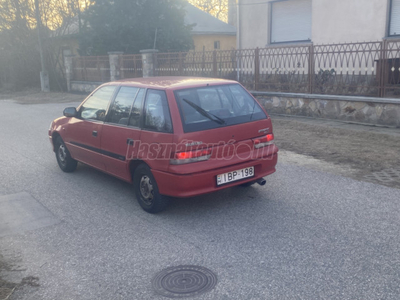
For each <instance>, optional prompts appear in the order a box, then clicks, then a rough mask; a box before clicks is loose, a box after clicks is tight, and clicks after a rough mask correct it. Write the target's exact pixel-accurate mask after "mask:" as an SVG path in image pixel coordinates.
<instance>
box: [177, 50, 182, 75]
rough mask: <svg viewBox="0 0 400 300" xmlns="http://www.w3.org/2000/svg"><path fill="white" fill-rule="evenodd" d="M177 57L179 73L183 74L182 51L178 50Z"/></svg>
mask: <svg viewBox="0 0 400 300" xmlns="http://www.w3.org/2000/svg"><path fill="white" fill-rule="evenodd" d="M178 59H179V70H178V71H179V75H180V76H183V55H182V52H179V54H178Z"/></svg>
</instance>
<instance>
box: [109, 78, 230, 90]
mask: <svg viewBox="0 0 400 300" xmlns="http://www.w3.org/2000/svg"><path fill="white" fill-rule="evenodd" d="M232 83H237V82H236V81H233V80H227V79H220V78H204V77H186V76H159V77H147V78H129V79H122V80H118V81H113V82H109V83H108V84H110V85H112V84H118V85H121V84H122V85H132V86H138V87H145V88H146V87H147V88H159V89H182V88H191V87H198V86H207V85H218V84H232Z"/></svg>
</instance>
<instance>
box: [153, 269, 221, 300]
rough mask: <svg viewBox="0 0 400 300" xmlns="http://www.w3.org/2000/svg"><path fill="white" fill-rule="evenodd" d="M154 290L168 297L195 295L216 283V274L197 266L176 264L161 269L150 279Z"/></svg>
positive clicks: (209, 288)
mask: <svg viewBox="0 0 400 300" xmlns="http://www.w3.org/2000/svg"><path fill="white" fill-rule="evenodd" d="M152 284H153V288H154V289H155V291H156V292H157V293H158V294H160V295H162V296H166V297H169V298H182V297H191V296H197V295H199V294H203V293H205V292H208V291H210V290H212V289H213V288H214V286H215V285H216V284H217V276H216V275H215V274H214V273H213V272H211V271H210V270H209V269H207V268H204V267H199V266H177V267H170V268H167V269H164V270H162V271H161V272H160V273H158V274H157V275H156V276H155V277H154V278H153V280H152Z"/></svg>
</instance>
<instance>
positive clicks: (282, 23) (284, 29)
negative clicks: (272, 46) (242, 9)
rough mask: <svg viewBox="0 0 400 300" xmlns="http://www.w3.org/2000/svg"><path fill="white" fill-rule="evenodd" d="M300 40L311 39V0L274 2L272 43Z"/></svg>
mask: <svg viewBox="0 0 400 300" xmlns="http://www.w3.org/2000/svg"><path fill="white" fill-rule="evenodd" d="M395 1H397V0H395ZM298 41H311V0H289V1H277V2H272V3H271V43H284V42H298Z"/></svg>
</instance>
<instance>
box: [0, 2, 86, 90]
mask: <svg viewBox="0 0 400 300" xmlns="http://www.w3.org/2000/svg"><path fill="white" fill-rule="evenodd" d="M88 1H89V0H40V1H39V4H40V5H39V7H40V16H41V24H42V30H41V31H42V40H43V41H44V47H43V48H44V54H45V55H44V57H45V62H46V68H47V70H48V71H49V73H50V85H51V86H52V88H55V87H56V88H58V89H62V88H63V85H64V84H65V80H64V79H63V72H62V69H63V65H62V63H60V62H61V60H60V56H61V55H60V53H59V51H61V49H59V48H57V47H53V45H52V41H53V38H55V37H56V36H57V35H62V34H63V28H67V27H68V25H69V24H70V22H71V21H72V20H74V18H75V16H78V15H79V14H80V11H81V10H82V9H84V8H85V7H86V6H87V5H88V4H89V3H88ZM36 26H37V24H36V19H35V5H34V0H0V87H1V86H10V87H11V88H14V89H19V88H24V87H28V86H38V85H40V78H39V72H40V70H41V66H40V59H39V50H38V36H37V27H36Z"/></svg>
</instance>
